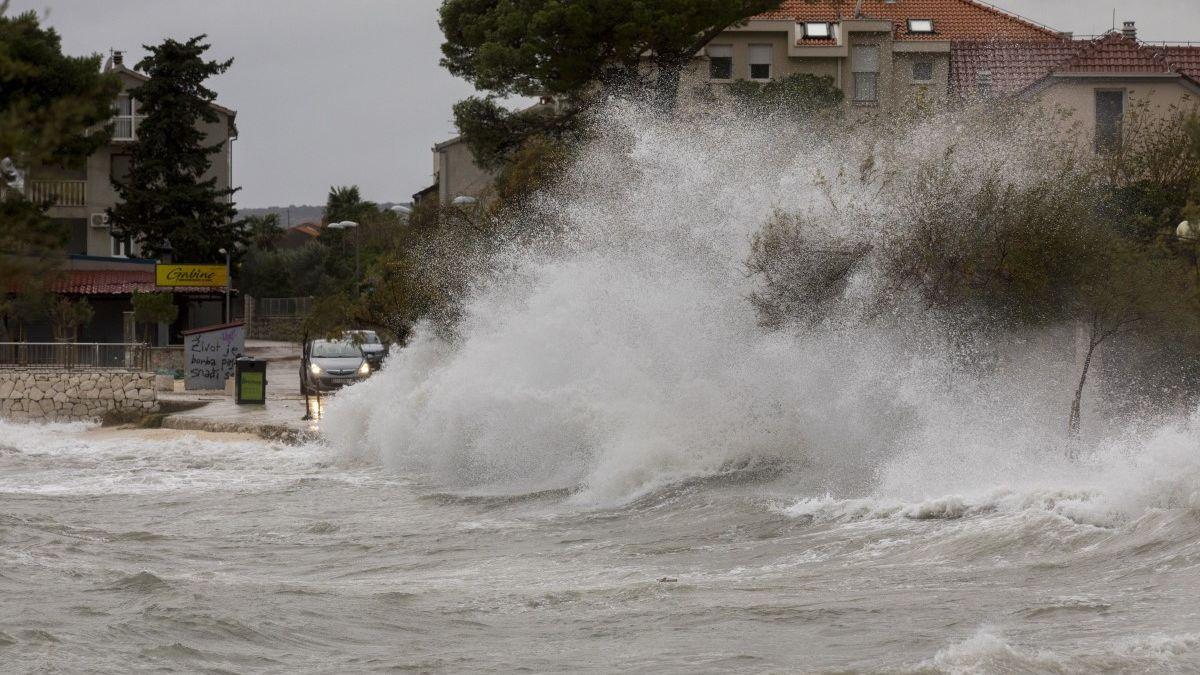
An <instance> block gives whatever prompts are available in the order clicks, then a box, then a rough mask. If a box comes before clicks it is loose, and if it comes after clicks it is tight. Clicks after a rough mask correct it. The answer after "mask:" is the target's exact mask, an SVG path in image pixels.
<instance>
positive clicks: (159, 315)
mask: <svg viewBox="0 0 1200 675" xmlns="http://www.w3.org/2000/svg"><path fill="white" fill-rule="evenodd" d="M177 318H179V307H178V306H176V304H175V296H174V295H173V294H171V293H138V292H136V291H135V292H134V294H133V320H134V321H136V322H137V323H141V324H145V325H146V342H147V343H150V342H151V338H150V332H151V326H152V325H153V324H156V323H165V324H171V323H175V319H177Z"/></svg>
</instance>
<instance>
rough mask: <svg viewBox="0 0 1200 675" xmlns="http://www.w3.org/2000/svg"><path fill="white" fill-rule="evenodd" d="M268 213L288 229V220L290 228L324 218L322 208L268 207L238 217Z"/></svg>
mask: <svg viewBox="0 0 1200 675" xmlns="http://www.w3.org/2000/svg"><path fill="white" fill-rule="evenodd" d="M399 203H400V202H384V203H382V204H380V205H379V208H381V209H387V208H391V207H393V206H395V205H396V204H399ZM268 213H274V214H276V215H278V216H279V225H280V226H281V227H289V225H288V222H289V219H290V222H291V227H295V226H296V225H303V224H304V223H319V222H321V219H323V218H324V217H325V207H324V206H303V205H302V206H296V205H292V206H268V207H266V208H260V209H238V217H239V218H245V217H247V216H265V215H267V214H268Z"/></svg>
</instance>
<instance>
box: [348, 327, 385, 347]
mask: <svg viewBox="0 0 1200 675" xmlns="http://www.w3.org/2000/svg"><path fill="white" fill-rule="evenodd" d="M346 339H348V340H354V341H357V342H359V343H361V344H364V345H377V344H379V336H378V335H376V334H375V331H373V330H360V331H351V332H349V333H346Z"/></svg>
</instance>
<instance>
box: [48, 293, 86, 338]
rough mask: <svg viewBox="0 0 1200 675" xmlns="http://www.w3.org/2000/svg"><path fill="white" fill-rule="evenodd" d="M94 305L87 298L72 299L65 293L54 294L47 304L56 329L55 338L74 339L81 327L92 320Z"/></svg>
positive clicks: (52, 324)
mask: <svg viewBox="0 0 1200 675" xmlns="http://www.w3.org/2000/svg"><path fill="white" fill-rule="evenodd" d="M94 313H95V312H94V310H92V305H91V304H90V303H88V301H87V298H80V299H78V300H72V299H71V298H68V297H67V296H65V295H56V296H54V297H53V298H52V299H51V300H50V301H49V303H48V305H47V315H48V316H49V318H50V324H51V326H52V327H53V329H54V339H56V340H74V339H75V337H76V335H77V334H78V332H79V327H80V326H82V325H83V324H85V323H87V322H89V321H91V320H92V315H93V314H94Z"/></svg>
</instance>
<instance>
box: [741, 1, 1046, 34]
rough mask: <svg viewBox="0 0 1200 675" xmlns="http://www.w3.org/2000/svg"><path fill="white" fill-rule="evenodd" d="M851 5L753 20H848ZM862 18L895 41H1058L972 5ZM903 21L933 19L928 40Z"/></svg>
mask: <svg viewBox="0 0 1200 675" xmlns="http://www.w3.org/2000/svg"><path fill="white" fill-rule="evenodd" d="M854 5H855V2H854V0H841V2H838V1H837V0H821V1H820V2H813V1H812V0H784V1H783V2H782V3H781V4H780V6H779V7H778V8H777V9H774V10H771V11H769V12H764V13H762V14H759V15H758V16H755V17H754V19H758V20H776V21H778V20H794V21H798V22H801V21H840V20H842V19H853V18H854ZM862 5H863V7H862V11H863V16H864V18H867V19H879V20H884V21H891V22H892V23H893V24H894V26H895V28H894V34H895V38H896V39H897V40H986V39H993V38H1004V39H1008V40H1030V41H1033V40H1050V39H1062V38H1061V36H1060V35H1059V33H1058V32H1057V31H1055V30H1054V29H1052V28H1049V27H1047V26H1043V25H1041V24H1038V23H1036V22H1034V21H1030V20H1029V19H1026V18H1023V17H1020V16H1018V15H1016V14H1013V13H1010V12H1006V11H1004V10H1002V9H1000V8H998V7H993V6H991V5H988V4H986V3H983V2H978V1H977V0H897V1H896V2H885V1H884V0H863V3H862ZM909 19H933V30H934V32H933V33H932V34H924V33H917V34H912V33H909V32H908V20H909Z"/></svg>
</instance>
